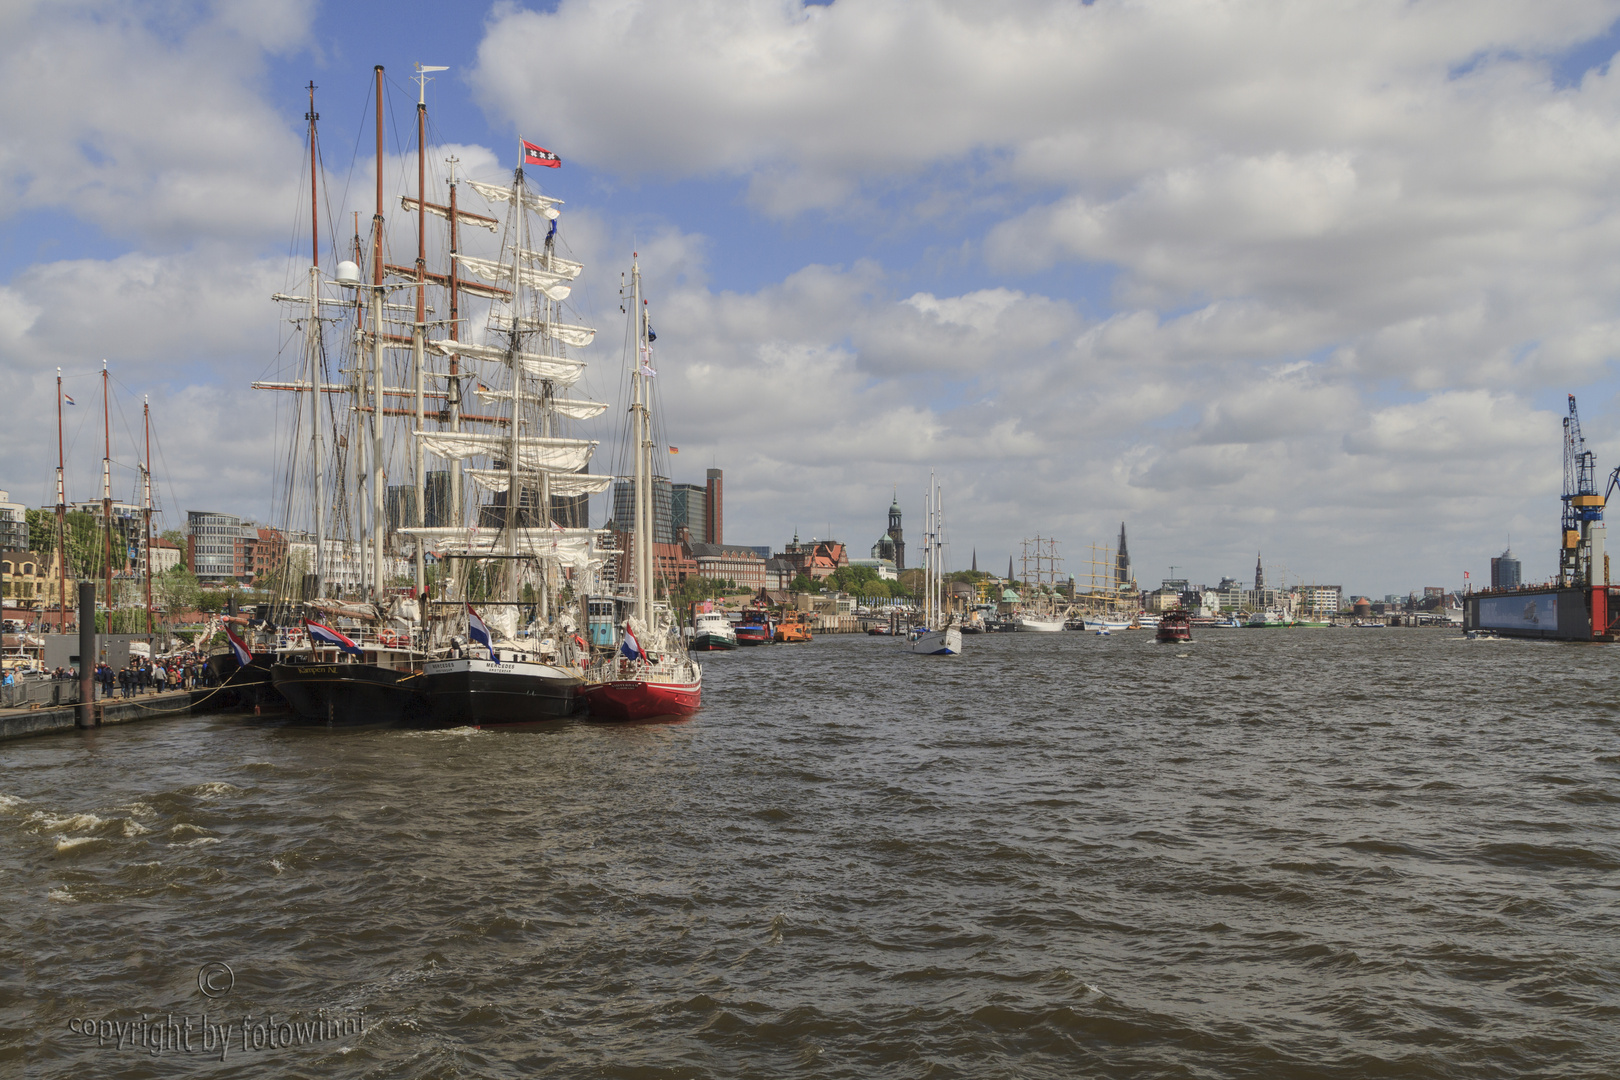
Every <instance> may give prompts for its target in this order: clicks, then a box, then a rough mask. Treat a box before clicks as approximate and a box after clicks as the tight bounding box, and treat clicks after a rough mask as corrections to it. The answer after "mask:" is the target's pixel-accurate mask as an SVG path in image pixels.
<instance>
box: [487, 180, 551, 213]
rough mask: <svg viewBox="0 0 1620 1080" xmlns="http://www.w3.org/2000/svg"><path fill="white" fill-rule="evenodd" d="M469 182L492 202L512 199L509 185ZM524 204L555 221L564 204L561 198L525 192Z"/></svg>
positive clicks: (505, 201)
mask: <svg viewBox="0 0 1620 1080" xmlns="http://www.w3.org/2000/svg"><path fill="white" fill-rule="evenodd" d="M467 183H468V184H470V185H471V186H472V189H473V190H474V191H476V192H478V194H480V195H482V196H483V197H484V198H486V199H488V200H489V201H490V202H504V203H509V202H511V201H512V189H511V188H509V187H502V186H501V185H499V184H486V183H484V182H483V181H481V180H468V181H467ZM523 205H524V206H527V207H528V208H529V209H530V210H534V211H536V212H538V213H541V214H544V215H545V216H546V217H548V218H550V219H551V220H553V221H555V220H557V219H558V218H559V217H561V216H562V214H561V212H560V211H558V209H557V207H559V206H561V205H562V200H561V199H553V198H549V197H547V196H545V195H530V194H528V193H524V196H523Z"/></svg>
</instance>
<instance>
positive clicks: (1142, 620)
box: [1136, 611, 1159, 630]
mask: <svg viewBox="0 0 1620 1080" xmlns="http://www.w3.org/2000/svg"><path fill="white" fill-rule="evenodd" d="M1136 625H1137V626H1138V627H1140V628H1141V629H1143V630H1157V629H1158V628H1159V617H1158V616H1157V615H1150V614H1148V613H1147V612H1145V611H1144V612H1142V613H1141V614H1140V615H1138V616H1137V617H1136Z"/></svg>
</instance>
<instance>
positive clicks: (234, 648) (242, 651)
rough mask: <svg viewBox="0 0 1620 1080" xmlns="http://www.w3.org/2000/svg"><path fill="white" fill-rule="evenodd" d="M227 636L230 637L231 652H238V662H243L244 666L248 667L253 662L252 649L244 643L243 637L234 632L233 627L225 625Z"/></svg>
mask: <svg viewBox="0 0 1620 1080" xmlns="http://www.w3.org/2000/svg"><path fill="white" fill-rule="evenodd" d="M225 637H226V638H227V639H229V641H230V643H231V652H233V653H235V654H236V662H237V663H238V664H241V665H242V666H243V667H247V666H248V665H249V664H251V663H253V652H252V650H250V649H249V648H248V647H247V646H246V645H244V644H242V639H241V638H239V637H237V636H236V635H235V634H233V633H232V632H231V628H230V627H228V626H227V627H225Z"/></svg>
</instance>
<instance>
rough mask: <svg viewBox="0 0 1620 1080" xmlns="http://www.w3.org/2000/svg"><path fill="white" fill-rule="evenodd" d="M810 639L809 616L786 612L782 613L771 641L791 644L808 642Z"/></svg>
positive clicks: (801, 612)
mask: <svg viewBox="0 0 1620 1080" xmlns="http://www.w3.org/2000/svg"><path fill="white" fill-rule="evenodd" d="M810 638H811V633H810V616H809V615H808V614H806V613H805V612H803V611H788V612H784V613H783V615H782V621H781V622H780V623H778V624H777V626H776V634H775V635H774V636H773V637H772V638H771V640H772V641H779V642H784V643H793V642H805V641H809V640H810Z"/></svg>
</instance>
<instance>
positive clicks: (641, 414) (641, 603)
mask: <svg viewBox="0 0 1620 1080" xmlns="http://www.w3.org/2000/svg"><path fill="white" fill-rule="evenodd" d="M630 258H631V262H630V303H631V304H632V305H633V306H632V307H631V309H630V310H631V311H633V312H634V313H635V319H636V348H635V353H634V355H632V356H631V358H630V365H631V370H630V385H631V388H632V391H633V397H632V399H631V405H630V410H631V411H632V412H633V413H634V414H635V417H636V464H635V472H634V474H633V475H634V483H635V495H636V521H635V552H636V574H635V576H636V618H637V619H640V620H641V623H642V625H643V626H645V625H647V623H648V615H649V614H650V610H649V609H650V608H651V604H652V567H653V559H652V507H651V505H650V503H651V502H652V500H651V499H650V498H649V496H650V494H651V492H650V488H651V486H652V480H651V477H649V476H648V475H647V474H648V472H649V471H650V469H649V466H650V465H651V462H649V461H648V455H647V448H648V447H649V446H650V445H651V436H652V430H651V429H652V425H651V424H650V423H649V418H648V415H647V406H646V403H645V402H644V401H643V400H642V374H641V368H642V365H643V364H644V363H645V362H646V361H645V359H644V357H645V355H646V348H647V316H646V313H645V312H644V311H643V310H642V307H643V305H642V302H641V264H640V262H638V261H636V260H637V259H638V258H639V254H638V253H636V252H631V254H630Z"/></svg>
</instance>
